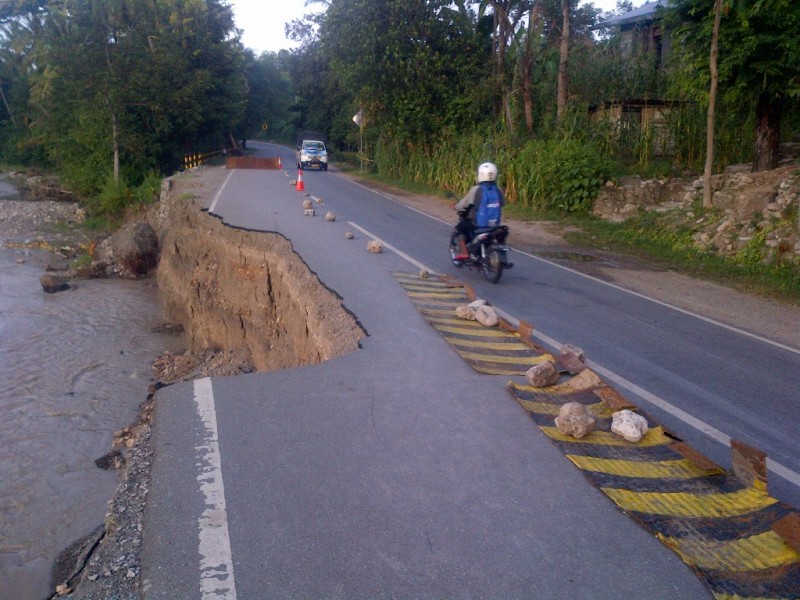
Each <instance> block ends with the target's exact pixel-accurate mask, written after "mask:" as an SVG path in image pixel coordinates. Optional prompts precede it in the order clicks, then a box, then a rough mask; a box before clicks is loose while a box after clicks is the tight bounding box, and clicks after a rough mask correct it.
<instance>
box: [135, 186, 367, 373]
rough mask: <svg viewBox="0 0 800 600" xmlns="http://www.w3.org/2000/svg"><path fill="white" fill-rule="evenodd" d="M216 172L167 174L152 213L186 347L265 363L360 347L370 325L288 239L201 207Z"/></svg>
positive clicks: (164, 289)
mask: <svg viewBox="0 0 800 600" xmlns="http://www.w3.org/2000/svg"><path fill="white" fill-rule="evenodd" d="M221 173H223V174H224V170H222V171H221ZM218 175H219V173H205V174H204V177H203V178H200V177H198V176H197V174H186V175H181V176H177V177H175V178H173V179H171V180H169V181H171V184H170V183H169V182H168V184H167V185H165V189H164V192H163V193H162V198H161V202H160V205H159V207H158V210H157V211H155V212H153V213H152V214H151V215H150V220H151V222H152V224H153V226H154V228H155V230H156V232H157V233H158V236H159V239H160V242H161V248H162V250H161V260H160V263H159V267H158V286H159V290H160V293H161V297H162V300H163V302H164V306H165V312H166V317H167V318H168V319H169V320H171V321H173V322H176V323H180V324H181V325H182V326H183V328H184V330H185V332H186V339H187V343H188V345H189V349H190V352H192V353H193V354H195V355H197V356H201V355H204V354H207V353H208V352H212V353H225V354H226V355H227V356H228V357H229V358H230V362H238V363H239V364H240V365H242V368H243V370H250V368H249V367H252V368H253V369H255V370H258V371H267V370H278V369H285V368H289V367H293V366H298V365H307V364H315V363H319V362H322V361H325V360H328V359H330V358H333V357H335V356H340V355H342V354H346V353H348V352H352V351H353V350H355V349H356V348H357V347H358V341H359V339H360V338H361V337H362V336H363V335H364V331H363V330H362V329H361V327H360V326H359V325H358V323H357V322H356V320H355V319H354V318H353V316H352V315H351V314H349V313H348V312H347V311H346V310H345V308H344V307H343V306H342V304H341V302H340V300H339V298H338V297H337V296H336V295H335V294H334V293H333V292H331V291H330V290H328V289H327V288H325V287H324V286H323V285H322V284H321V283H320V281H319V279H318V278H317V277H316V275H314V274H313V273H312V272H311V271H310V270H309V269H308V267H307V266H306V264H305V263H304V262H303V260H302V259H301V258H300V256H298V255H297V253H295V252H294V250H293V249H292V245H291V243H290V242H289V241H288V240H287V239H286V238H284V237H283V236H281V235H279V234H275V233H261V232H249V231H242V230H236V229H232V228H230V227H227V226H225V225H224V224H223V223H222V222H221V221H220V220H219V219H217V218H216V217H213V216H211V215H209V214H208V213H207V212H204V211H201V210H200V205H199V201H198V200H196V199H195V198H196V197H197V198H199V197H204V194H205V193H206V190H204V189H201V188H202V187H203V186H207V185H208V181H207V180H208V179H212V180H213V179H216V177H217V176H218Z"/></svg>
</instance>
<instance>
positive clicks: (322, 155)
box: [297, 139, 328, 171]
mask: <svg viewBox="0 0 800 600" xmlns="http://www.w3.org/2000/svg"><path fill="white" fill-rule="evenodd" d="M312 167H316V168H318V169H319V170H321V171H327V170H328V149H327V148H326V147H325V142H324V141H322V140H314V139H304V140H298V144H297V168H298V169H310V168H312Z"/></svg>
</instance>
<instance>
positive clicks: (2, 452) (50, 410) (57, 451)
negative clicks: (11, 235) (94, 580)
mask: <svg viewBox="0 0 800 600" xmlns="http://www.w3.org/2000/svg"><path fill="white" fill-rule="evenodd" d="M2 191H3V190H0V192H2ZM2 202H3V200H2V199H0V203H2ZM0 226H2V223H0ZM3 233H4V232H3V231H2V230H0V238H2V239H3V241H5V240H6V239H7V236H4V235H3ZM23 261H24V262H23ZM47 261H48V255H47V253H44V252H43V251H41V250H32V249H27V248H5V247H2V248H0V381H1V382H2V386H0V598H2V599H4V600H5V599H15V600H41V599H42V598H46V597H49V595H50V594H51V593H52V591H53V590H52V588H51V586H50V570H51V568H52V566H53V563H54V561H55V559H56V557H57V556H58V553H59V552H61V551H62V550H63V549H64V548H65V547H66V546H68V545H69V544H70V543H72V542H73V541H75V540H76V539H77V538H80V537H82V536H84V535H86V534H88V533H89V532H91V531H92V530H93V529H94V528H96V527H97V526H98V525H100V524H102V523H103V520H104V517H105V513H106V504H107V502H108V500H109V499H110V498H111V496H112V494H113V492H114V488H115V486H116V483H117V474H116V472H113V471H111V472H108V471H103V470H101V469H98V468H97V467H96V466H95V463H94V461H95V459H97V458H99V457H101V456H103V455H104V454H106V453H107V452H109V450H110V449H111V441H112V435H113V433H114V432H115V431H117V430H119V429H121V428H122V427H124V426H126V425H128V424H130V423H131V422H132V421H133V420H134V419H135V418H136V416H137V409H138V407H139V404H140V403H141V402H142V401H143V400H144V399H145V396H146V394H147V388H148V386H149V384H150V383H151V381H152V376H151V372H150V363H151V362H152V361H153V359H154V358H155V357H156V356H157V355H159V354H161V353H163V352H165V351H167V350H170V351H176V350H179V349H180V348H181V344H182V340H180V339H179V338H175V337H169V336H165V335H162V334H156V333H152V332H151V330H152V329H153V328H154V327H156V326H157V325H159V324H161V322H162V317H161V308H160V305H159V302H158V298H157V290H156V287H155V278H153V279H148V280H145V281H136V282H132V281H118V280H85V281H80V282H78V284H77V286H76V287H75V288H73V289H70V290H67V291H65V292H61V293H58V294H45V293H43V291H42V288H41V286H40V284H39V277H40V276H41V274H42V273H43V272H44V271H43V266H44V264H46V262H47Z"/></svg>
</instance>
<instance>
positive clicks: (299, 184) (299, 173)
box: [295, 169, 306, 192]
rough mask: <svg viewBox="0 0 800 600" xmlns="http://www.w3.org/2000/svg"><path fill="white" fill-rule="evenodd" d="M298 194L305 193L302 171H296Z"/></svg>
mask: <svg viewBox="0 0 800 600" xmlns="http://www.w3.org/2000/svg"><path fill="white" fill-rule="evenodd" d="M295 189H296V190H297V191H298V192H305V191H306V186H304V185H303V169H297V187H296V188H295Z"/></svg>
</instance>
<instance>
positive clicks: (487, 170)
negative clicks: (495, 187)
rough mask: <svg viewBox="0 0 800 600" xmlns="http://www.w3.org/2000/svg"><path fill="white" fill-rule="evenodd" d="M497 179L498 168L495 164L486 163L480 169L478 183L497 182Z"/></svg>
mask: <svg viewBox="0 0 800 600" xmlns="http://www.w3.org/2000/svg"><path fill="white" fill-rule="evenodd" d="M496 179H497V167H496V166H495V165H494V163H490V162H485V163H483V164H482V165H481V166H480V167H478V183H481V182H482V181H495V180H496Z"/></svg>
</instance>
